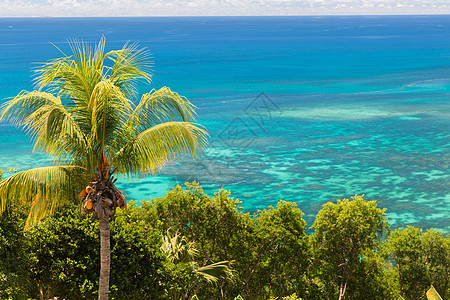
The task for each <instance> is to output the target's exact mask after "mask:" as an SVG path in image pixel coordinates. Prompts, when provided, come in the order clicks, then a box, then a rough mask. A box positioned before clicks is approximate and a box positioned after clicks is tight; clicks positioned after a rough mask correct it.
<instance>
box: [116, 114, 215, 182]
mask: <svg viewBox="0 0 450 300" xmlns="http://www.w3.org/2000/svg"><path fill="white" fill-rule="evenodd" d="M207 137H208V134H207V132H206V131H205V130H204V129H203V128H201V127H200V126H199V125H197V124H193V123H189V122H166V123H162V124H159V125H156V126H153V127H152V128H150V129H147V130H145V131H143V132H142V133H140V134H139V135H138V136H137V137H136V138H134V139H132V140H130V141H128V143H126V144H125V145H124V146H123V147H122V148H121V149H120V150H119V151H118V152H117V153H116V154H115V155H114V156H113V158H112V163H113V165H114V166H115V167H116V168H117V170H118V172H120V173H127V174H133V175H138V174H140V173H143V172H148V171H156V170H158V169H159V168H160V167H161V166H163V165H164V164H166V163H167V162H168V161H169V159H173V158H175V157H177V156H179V155H182V154H191V155H192V156H193V157H195V155H196V154H197V153H198V152H199V151H200V150H201V149H202V148H203V147H205V146H206V145H207Z"/></svg>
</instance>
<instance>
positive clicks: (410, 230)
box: [383, 226, 450, 299]
mask: <svg viewBox="0 0 450 300" xmlns="http://www.w3.org/2000/svg"><path fill="white" fill-rule="evenodd" d="M383 251H384V253H385V255H386V257H387V258H389V259H390V260H391V262H392V264H393V265H394V267H395V269H396V271H397V276H398V280H399V289H400V293H401V295H402V296H403V297H404V298H405V299H419V298H421V297H424V296H425V291H426V290H427V289H428V287H429V286H430V285H431V284H432V285H434V286H435V287H436V289H437V290H438V291H439V292H440V294H441V295H442V297H443V298H444V299H445V298H446V297H447V296H448V295H450V238H449V237H448V236H447V237H445V236H444V234H443V233H441V232H438V231H435V230H427V231H426V232H422V230H421V229H418V228H414V227H411V226H408V227H407V228H405V229H397V230H395V231H394V232H392V233H391V235H390V236H389V239H388V241H387V242H386V243H385V245H384V248H383Z"/></svg>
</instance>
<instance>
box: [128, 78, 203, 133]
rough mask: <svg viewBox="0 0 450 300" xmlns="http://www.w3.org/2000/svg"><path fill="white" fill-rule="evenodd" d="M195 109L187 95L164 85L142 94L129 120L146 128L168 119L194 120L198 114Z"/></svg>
mask: <svg viewBox="0 0 450 300" xmlns="http://www.w3.org/2000/svg"><path fill="white" fill-rule="evenodd" d="M194 109H195V106H194V105H193V104H192V103H191V102H189V100H188V99H187V98H186V97H183V96H180V95H179V94H177V93H175V92H172V91H171V90H170V88H168V87H163V88H160V89H159V90H152V91H151V92H150V93H147V94H144V95H143V96H142V98H141V101H140V102H139V104H138V105H137V107H136V108H135V110H134V112H133V114H132V116H131V117H130V120H129V122H131V124H133V125H140V126H143V127H146V128H148V127H151V126H154V125H157V124H159V123H163V122H167V121H176V120H178V121H184V122H192V121H194V117H195V115H196V114H195V110H194Z"/></svg>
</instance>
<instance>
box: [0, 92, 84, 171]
mask: <svg viewBox="0 0 450 300" xmlns="http://www.w3.org/2000/svg"><path fill="white" fill-rule="evenodd" d="M0 119H4V120H9V121H11V122H12V123H13V124H15V125H17V126H20V127H22V128H23V129H24V130H25V131H26V132H27V134H29V135H30V136H31V137H32V139H33V140H34V142H35V146H34V149H35V150H44V151H46V152H48V153H49V154H51V155H54V156H56V157H58V158H59V159H60V161H64V162H69V163H70V162H72V161H73V158H74V157H80V156H82V157H83V158H84V159H86V158H87V157H89V155H88V153H89V152H90V144H89V143H88V140H87V137H86V135H85V134H84V133H83V131H82V129H81V128H80V127H79V125H78V123H77V122H76V121H75V120H74V119H73V117H72V116H71V114H70V113H69V112H68V111H67V110H66V109H65V108H64V106H63V105H62V104H61V101H60V99H59V98H57V97H54V96H53V95H52V94H49V93H44V92H38V91H33V92H22V93H20V94H19V95H18V96H17V97H15V98H14V99H11V100H9V101H8V102H6V103H5V104H4V106H3V107H2V114H1V118H0Z"/></svg>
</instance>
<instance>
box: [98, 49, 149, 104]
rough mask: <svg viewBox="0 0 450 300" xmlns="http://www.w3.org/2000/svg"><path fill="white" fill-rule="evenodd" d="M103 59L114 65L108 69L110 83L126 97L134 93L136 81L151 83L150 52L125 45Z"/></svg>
mask: <svg viewBox="0 0 450 300" xmlns="http://www.w3.org/2000/svg"><path fill="white" fill-rule="evenodd" d="M105 57H107V58H108V59H110V60H111V61H112V62H113V63H114V65H113V66H112V67H110V68H108V69H109V72H110V73H109V76H110V79H111V81H112V82H113V83H114V85H116V86H118V87H120V89H121V90H122V91H123V92H124V93H125V94H126V95H127V96H128V97H129V96H132V95H134V94H135V93H136V91H137V88H136V84H137V81H138V80H140V79H142V80H144V81H146V82H148V83H150V82H151V77H152V74H151V69H152V67H153V62H152V61H151V55H150V52H149V51H147V50H146V49H144V48H141V49H138V44H137V43H134V44H129V43H126V44H125V45H124V46H123V48H122V49H120V50H115V51H110V52H108V53H107V54H106V55H105Z"/></svg>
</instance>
